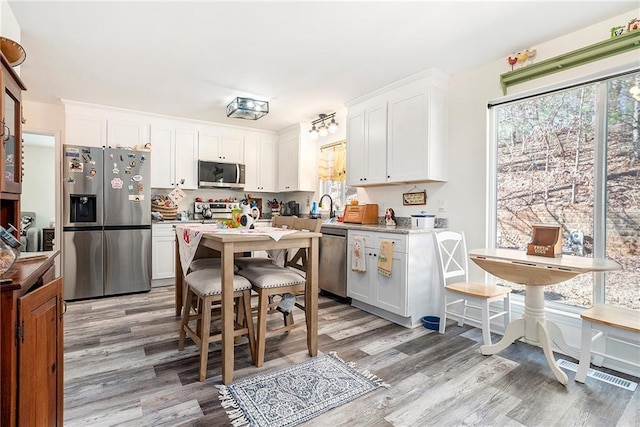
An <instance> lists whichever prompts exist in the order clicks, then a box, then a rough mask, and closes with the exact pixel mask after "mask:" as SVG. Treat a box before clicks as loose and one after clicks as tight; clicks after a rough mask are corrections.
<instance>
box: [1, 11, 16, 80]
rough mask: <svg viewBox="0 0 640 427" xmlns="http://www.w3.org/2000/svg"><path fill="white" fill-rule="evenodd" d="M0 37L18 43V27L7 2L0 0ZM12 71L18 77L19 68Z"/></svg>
mask: <svg viewBox="0 0 640 427" xmlns="http://www.w3.org/2000/svg"><path fill="white" fill-rule="evenodd" d="M0 35H2V36H3V37H6V38H8V39H11V40H13V41H15V42H18V43H20V25H18V21H17V20H16V17H15V15H14V14H13V11H12V10H11V7H10V6H9V3H7V0H0ZM14 70H15V72H16V73H17V74H18V75H20V66H18V67H15V68H14Z"/></svg>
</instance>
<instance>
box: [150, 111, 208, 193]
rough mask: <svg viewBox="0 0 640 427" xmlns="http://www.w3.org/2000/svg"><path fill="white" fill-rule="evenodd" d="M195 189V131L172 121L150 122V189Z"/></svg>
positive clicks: (196, 178)
mask: <svg viewBox="0 0 640 427" xmlns="http://www.w3.org/2000/svg"><path fill="white" fill-rule="evenodd" d="M176 185H179V186H180V188H183V189H187V190H188V189H196V188H198V130H197V128H196V127H195V126H188V125H187V124H185V123H181V122H178V121H173V120H164V119H153V120H152V122H151V186H152V187H155V188H171V187H175V186H176Z"/></svg>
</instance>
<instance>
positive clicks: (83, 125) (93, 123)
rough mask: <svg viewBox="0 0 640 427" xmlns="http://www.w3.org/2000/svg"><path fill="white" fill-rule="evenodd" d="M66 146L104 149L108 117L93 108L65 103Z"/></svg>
mask: <svg viewBox="0 0 640 427" xmlns="http://www.w3.org/2000/svg"><path fill="white" fill-rule="evenodd" d="M64 143H65V144H69V145H84V146H87V147H104V146H106V145H107V117H106V115H105V114H104V113H102V112H100V111H96V110H95V109H93V108H87V107H85V106H81V105H77V104H75V103H72V104H69V103H68V102H65V142H64Z"/></svg>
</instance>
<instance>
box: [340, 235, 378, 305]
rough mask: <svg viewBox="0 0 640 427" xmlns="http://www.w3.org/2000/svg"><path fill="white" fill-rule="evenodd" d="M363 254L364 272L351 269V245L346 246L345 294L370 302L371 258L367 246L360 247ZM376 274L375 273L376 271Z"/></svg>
mask: <svg viewBox="0 0 640 427" xmlns="http://www.w3.org/2000/svg"><path fill="white" fill-rule="evenodd" d="M362 250H363V251H364V252H365V254H364V257H365V263H366V266H367V271H366V272H364V273H363V272H360V271H353V270H352V269H351V266H352V265H353V245H349V246H348V250H347V296H348V297H350V298H353V299H355V300H358V301H362V302H366V303H369V304H371V302H372V289H371V284H370V277H371V275H372V272H371V262H370V260H369V258H371V257H370V256H369V255H368V253H367V252H370V251H369V250H368V248H363V249H362ZM376 274H377V273H376Z"/></svg>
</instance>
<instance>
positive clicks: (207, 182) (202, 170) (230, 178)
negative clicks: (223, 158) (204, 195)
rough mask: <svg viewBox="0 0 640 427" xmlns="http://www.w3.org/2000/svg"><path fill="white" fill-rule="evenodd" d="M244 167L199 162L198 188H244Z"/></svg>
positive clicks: (237, 164) (234, 164) (238, 164)
mask: <svg viewBox="0 0 640 427" xmlns="http://www.w3.org/2000/svg"><path fill="white" fill-rule="evenodd" d="M243 187H244V165H243V164H240V163H221V162H207V161H204V160H198V188H243Z"/></svg>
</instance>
